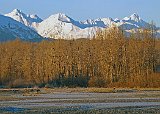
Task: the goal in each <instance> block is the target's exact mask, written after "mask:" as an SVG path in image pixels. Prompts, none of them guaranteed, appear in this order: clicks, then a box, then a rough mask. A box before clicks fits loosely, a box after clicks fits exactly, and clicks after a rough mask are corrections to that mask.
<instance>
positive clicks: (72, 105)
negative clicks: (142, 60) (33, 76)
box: [0, 88, 160, 114]
mask: <svg viewBox="0 0 160 114" xmlns="http://www.w3.org/2000/svg"><path fill="white" fill-rule="evenodd" d="M26 90H29V91H26ZM37 90H40V91H37ZM0 113H2V114H6V113H11V114H12V113H16V114H21V113H23V114H24V113H26V114H27V113H29V114H48V113H53V114H59V113H60V114H72V113H73V114H81V113H85V114H97V113H100V114H106V113H107V114H115V113H120V114H124V113H130V114H132V113H133V114H134V113H148V114H158V113H160V89H159V88H139V89H135V88H134V89H130V88H52V89H51V88H21V89H19V88H18V89H0Z"/></svg>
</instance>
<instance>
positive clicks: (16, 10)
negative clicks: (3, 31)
mask: <svg viewBox="0 0 160 114" xmlns="http://www.w3.org/2000/svg"><path fill="white" fill-rule="evenodd" d="M11 13H22V11H21V10H19V9H14V10H13V11H12V12H11Z"/></svg>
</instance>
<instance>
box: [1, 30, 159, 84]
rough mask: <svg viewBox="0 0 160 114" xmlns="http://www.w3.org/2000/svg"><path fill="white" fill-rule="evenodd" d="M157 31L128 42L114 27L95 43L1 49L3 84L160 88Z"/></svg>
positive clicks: (17, 44) (137, 35) (46, 43)
mask: <svg viewBox="0 0 160 114" xmlns="http://www.w3.org/2000/svg"><path fill="white" fill-rule="evenodd" d="M154 34H155V33H154V32H153V31H152V30H139V31H138V32H136V33H134V34H132V35H130V37H125V35H124V33H123V31H122V30H120V29H118V28H112V29H110V30H106V31H103V32H99V33H97V35H96V36H95V38H93V39H90V40H89V39H78V40H74V39H73V40H63V39H59V40H55V41H42V42H39V43H33V42H23V41H20V40H15V41H9V42H4V43H1V44H0V85H1V86H8V87H33V86H40V87H44V86H48V87H64V86H68V87H77V86H79V87H160V74H159V73H155V72H154V70H155V68H156V66H157V65H160V40H159V39H156V38H155V37H154Z"/></svg>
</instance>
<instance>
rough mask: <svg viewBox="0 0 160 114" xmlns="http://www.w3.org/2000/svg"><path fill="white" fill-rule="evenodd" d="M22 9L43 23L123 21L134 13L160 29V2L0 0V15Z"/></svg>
mask: <svg viewBox="0 0 160 114" xmlns="http://www.w3.org/2000/svg"><path fill="white" fill-rule="evenodd" d="M15 8H17V9H20V10H22V11H23V12H24V13H27V14H37V15H38V16H39V17H41V18H42V19H45V18H47V17H48V16H50V15H52V14H55V13H65V14H67V15H68V16H70V17H72V18H73V19H76V20H85V19H88V18H91V19H95V18H98V17H112V18H117V17H118V18H120V19H121V18H123V17H125V16H129V15H131V14H133V13H137V14H139V16H140V17H141V18H142V19H144V20H145V21H148V22H151V21H152V20H153V21H154V22H155V23H156V24H157V25H158V26H160V0H0V13H1V14H5V13H9V12H11V11H12V10H13V9H15Z"/></svg>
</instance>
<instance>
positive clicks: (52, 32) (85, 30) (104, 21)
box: [2, 9, 160, 39]
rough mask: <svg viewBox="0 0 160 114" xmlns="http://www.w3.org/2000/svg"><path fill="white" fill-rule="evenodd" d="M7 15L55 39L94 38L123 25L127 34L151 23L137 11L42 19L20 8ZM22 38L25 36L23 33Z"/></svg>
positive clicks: (60, 14)
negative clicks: (120, 15) (117, 15)
mask: <svg viewBox="0 0 160 114" xmlns="http://www.w3.org/2000/svg"><path fill="white" fill-rule="evenodd" d="M5 16H8V17H11V18H13V19H14V20H16V21H18V22H20V23H22V24H23V25H26V26H28V27H30V28H32V29H33V30H34V31H36V32H37V33H38V34H40V35H41V36H43V37H45V38H55V39H57V38H65V39H70V38H92V37H93V36H95V35H96V32H97V31H99V30H104V29H105V28H110V27H113V26H118V27H121V28H122V29H124V30H125V31H126V33H127V34H129V33H130V32H131V31H134V30H136V29H138V28H148V27H150V24H149V23H147V22H145V21H144V20H142V19H141V18H140V17H139V15H138V14H136V13H134V14H132V15H131V16H129V17H125V18H123V19H118V18H116V19H112V18H98V19H87V20H84V21H76V20H74V19H72V18H71V17H69V16H67V15H65V14H63V13H58V14H54V15H51V16H50V17H49V18H47V19H45V20H42V19H41V18H39V17H38V16H37V15H27V14H24V13H23V12H22V11H21V10H18V9H15V10H13V11H12V12H11V13H8V14H5ZM2 21H3V20H2ZM7 26H8V25H7ZM21 26H22V25H21ZM26 26H25V27H26ZM157 29H158V28H157ZM158 30H159V29H158ZM159 31H160V30H159ZM26 34H27V35H28V34H29V33H27V32H26ZM159 34H160V32H159ZM17 36H18V34H17ZM22 38H24V37H23V35H22Z"/></svg>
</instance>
